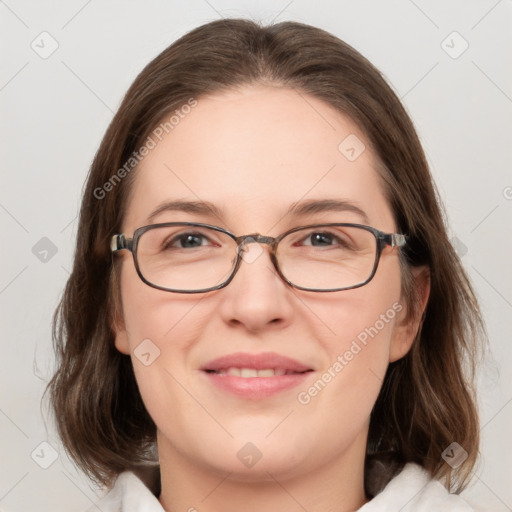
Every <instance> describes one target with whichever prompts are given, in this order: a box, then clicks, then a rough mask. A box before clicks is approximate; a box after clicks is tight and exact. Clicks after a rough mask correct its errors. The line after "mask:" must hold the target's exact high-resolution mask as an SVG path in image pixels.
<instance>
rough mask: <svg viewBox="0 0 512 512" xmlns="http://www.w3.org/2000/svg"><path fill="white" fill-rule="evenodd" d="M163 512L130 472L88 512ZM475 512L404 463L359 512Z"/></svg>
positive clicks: (421, 470)
mask: <svg viewBox="0 0 512 512" xmlns="http://www.w3.org/2000/svg"><path fill="white" fill-rule="evenodd" d="M98 508H99V509H100V510H101V511H102V512H165V511H164V509H163V507H162V505H160V503H159V501H158V499H157V498H156V497H155V496H154V495H153V494H152V493H151V491H150V490H149V489H148V488H147V487H146V486H145V485H144V483H143V482H142V481H141V480H140V479H139V478H138V477H137V476H135V475H134V474H133V473H131V472H125V473H122V474H121V475H119V477H118V479H117V481H116V483H115V485H114V487H113V488H112V490H111V491H110V492H109V493H108V494H107V495H106V496H105V497H104V498H102V499H101V500H100V501H99V502H98V504H97V505H96V506H94V507H92V508H91V509H90V512H93V511H96V512H97V511H98ZM398 511H400V512H475V509H474V508H472V507H471V506H470V505H469V504H468V503H467V502H466V501H464V499H463V498H462V497H461V496H459V495H457V494H450V493H449V492H448V491H447V490H446V488H445V487H444V485H443V484H441V483H440V482H439V481H437V480H433V479H431V477H430V475H429V473H428V472H427V471H426V470H425V469H423V468H422V467H421V466H419V465H417V464H412V463H409V464H406V465H405V467H404V468H403V470H402V471H401V472H400V473H399V474H398V475H397V476H395V477H394V478H393V479H392V480H391V481H390V482H389V483H388V484H387V485H386V487H385V488H384V489H383V490H382V491H381V492H380V493H379V494H377V495H376V496H375V497H374V498H373V499H372V500H371V501H369V502H368V503H366V504H365V505H363V506H362V507H361V508H360V509H359V512H398Z"/></svg>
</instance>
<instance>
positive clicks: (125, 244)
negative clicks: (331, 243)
mask: <svg viewBox="0 0 512 512" xmlns="http://www.w3.org/2000/svg"><path fill="white" fill-rule="evenodd" d="M171 226H196V227H201V228H208V229H211V230H214V231H218V232H220V233H224V234H226V235H228V236H229V237H230V238H232V239H233V240H234V241H235V242H236V244H237V255H236V262H235V265H234V267H233V270H232V272H231V274H230V275H229V277H228V278H227V279H226V280H225V281H224V282H222V283H221V284H218V285H216V286H212V287H209V288H202V289H200V290H176V289H173V288H166V287H164V286H158V285H156V284H153V283H151V282H149V281H148V280H147V279H146V278H145V277H144V276H143V275H142V272H141V270H140V267H139V262H138V259H137V247H138V243H139V239H140V238H141V236H142V235H143V234H144V233H146V232H147V231H150V230H152V229H157V228H162V227H171ZM329 226H338V227H353V228H361V229H364V230H366V231H368V232H370V233H371V234H372V235H373V236H374V237H375V240H376V254H375V263H374V265H373V268H372V271H371V273H370V276H369V277H368V278H367V279H366V280H365V281H364V282H362V283H359V284H357V285H353V286H346V287H343V288H332V289H327V290H324V289H318V288H306V287H303V286H298V285H295V284H293V283H292V282H291V281H289V280H288V279H287V278H286V277H285V276H284V275H283V274H282V272H281V269H280V268H279V263H278V261H277V256H276V251H277V246H278V244H279V242H280V241H281V240H282V239H283V238H285V237H286V236H288V235H289V234H291V233H294V232H296V231H300V230H301V229H308V228H320V227H329ZM250 243H258V244H266V245H268V246H269V247H270V259H271V261H272V264H273V265H274V268H275V269H276V271H277V274H278V275H279V277H280V278H281V279H282V280H283V281H284V282H285V283H286V284H288V285H289V286H291V287H292V288H295V289H297V290H304V291H308V292H338V291H344V290H353V289H354V288H360V287H361V286H364V285H366V284H368V283H369V282H370V281H371V280H372V279H373V277H374V276H375V273H376V272H377V267H378V265H379V261H380V256H381V253H382V251H383V249H384V248H385V247H387V246H390V247H403V246H404V245H405V244H406V243H407V236H406V235H403V234H400V233H384V232H383V231H380V230H378V229H376V228H373V227H371V226H366V225H364V224H352V223H347V222H336V223H332V222H331V223H327V224H308V225H306V226H299V227H295V228H293V229H290V230H288V231H286V232H284V233H282V234H280V235H279V236H276V237H271V236H265V235H261V234H260V233H252V234H250V235H242V236H236V235H234V234H233V233H231V232H230V231H228V230H226V229H224V228H221V227H219V226H213V225H211V224H204V223H201V222H165V223H160V224H150V225H148V226H142V227H140V228H137V229H136V230H135V231H134V232H133V237H132V238H126V236H125V234H124V233H122V234H118V235H114V236H112V239H111V241H110V250H111V251H112V253H113V254H115V253H116V252H118V251H122V250H127V251H130V252H131V253H132V256H133V262H134V264H135V269H136V271H137V274H138V275H139V277H140V279H141V280H142V281H143V282H144V283H146V284H147V285H148V286H151V287H152V288H156V289H157V290H162V291H166V292H173V293H206V292H210V291H214V290H220V289H221V288H224V287H226V286H227V285H228V284H229V283H230V282H231V281H232V280H233V278H234V277H235V274H236V273H237V271H238V269H239V268H240V264H241V261H242V259H243V248H244V246H246V245H248V244H250Z"/></svg>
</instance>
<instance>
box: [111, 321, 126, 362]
mask: <svg viewBox="0 0 512 512" xmlns="http://www.w3.org/2000/svg"><path fill="white" fill-rule="evenodd" d="M112 331H113V332H114V344H115V346H116V348H117V350H119V352H121V353H122V354H126V355H129V354H130V344H129V342H128V333H127V331H126V326H125V325H124V319H123V318H122V315H120V314H119V313H117V312H116V313H115V314H114V318H113V320H112Z"/></svg>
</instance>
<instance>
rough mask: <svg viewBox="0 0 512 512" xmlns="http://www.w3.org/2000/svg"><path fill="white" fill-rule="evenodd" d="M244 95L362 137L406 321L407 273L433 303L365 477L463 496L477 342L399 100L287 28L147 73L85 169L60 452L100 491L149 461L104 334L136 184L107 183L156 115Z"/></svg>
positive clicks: (163, 57)
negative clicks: (421, 472)
mask: <svg viewBox="0 0 512 512" xmlns="http://www.w3.org/2000/svg"><path fill="white" fill-rule="evenodd" d="M250 84H271V85H274V86H282V87H290V88H293V89H295V90H297V91H298V92H300V93H305V94H309V95H313V96H315V97H317V98H319V99H321V100H323V101H324V102H326V103H327V104H329V105H331V106H332V107H334V108H335V109H337V110H338V111H340V112H342V113H344V114H346V115H348V116H349V117H350V118H351V119H352V120H353V121H354V122H355V123H356V124H357V125H358V126H359V127H360V128H361V130H362V131H363V132H364V133H365V135H366V136H367V138H368V140H369V141H370V143H371V145H372V147H373V150H374V151H375V154H376V155H377V157H378V159H379V160H380V167H381V169H380V173H381V176H382V178H383V180H384V183H385V192H386V194H387V197H388V200H389V203H390V205H391V208H392V211H393V213H394V216H395V221H396V225H397V229H398V230H399V232H402V233H406V234H407V235H408V237H409V238H408V244H407V246H406V247H405V250H404V251H403V261H402V278H403V287H404V293H405V295H406V297H407V301H408V305H409V306H410V308H409V309H410V311H413V312H414V311H416V312H417V304H418V301H417V300H416V298H415V295H414V292H415V290H414V287H413V286H412V280H411V273H410V268H411V267H414V266H421V265H427V266H428V267H429V269H430V276H431V277H430V278H431V293H430V299H429V301H428V304H427V308H426V310H425V312H424V317H423V322H422V326H421V328H420V330H419V331H418V334H417V336H416V339H415V341H414V343H413V346H412V348H411V350H410V351H409V353H408V354H407V355H406V356H405V357H403V358H402V359H400V360H398V361H396V362H394V363H391V364H390V365H389V367H388V370H387V373H386V376H385V379H384V383H383V386H382V390H381V392H380V395H379V397H378V399H377V402H376V404H375V406H374V409H373V411H372V415H371V421H370V429H369V438H368V448H367V464H368V465H369V464H370V461H371V460H374V459H375V458H379V457H382V458H383V459H384V458H385V459H388V460H391V461H393V462H394V466H395V468H396V467H401V466H402V465H403V464H404V463H405V462H409V461H412V462H416V463H418V464H420V465H422V466H423V467H425V468H426V469H427V470H428V471H429V472H430V473H431V475H432V476H436V477H445V478H446V479H445V484H446V485H447V487H449V488H450V487H451V488H452V489H454V490H455V491H460V490H461V489H462V488H463V487H464V485H465V483H466V481H467V479H468V477H469V475H470V472H471V470H472V468H473V466H474V464H475V461H476V459H477V455H478V437H479V436H478V433H479V429H478V417H477V411H476V408H475V399H474V388H473V380H474V369H475V355H476V353H477V350H476V349H477V347H478V341H479V339H480V337H481V335H482V336H483V335H484V334H485V332H484V328H483V324H482V320H481V316H480V312H479V309H478V305H477V302H476V299H475V297H474V294H473V291H472V289H471V286H470V284H469V282H468V279H467V277H466V274H465V273H464V270H463V268H462V267H461V264H460V262H459V259H458V257H457V255H456V254H455V252H454V250H453V248H452V246H451V244H450V242H449V240H448V238H447V233H446V228H445V223H444V218H443V214H442V210H441V207H440V202H439V200H438V197H437V193H436V190H435V187H434V185H433V182H432V177H431V175H430V172H429V169H428V165H427V162H426V159H425V155H424V153H423V150H422V147H421V144H420V142H419V139H418V136H417V134H416V132H415V129H414V126H413V124H412V122H411V120H410V118H409V116H408V115H407V113H406V111H405V109H404V107H403V106H402V105H401V103H400V101H399V99H398V98H397V96H396V95H395V94H394V92H393V91H392V89H391V88H390V87H389V85H388V84H387V83H386V81H385V80H384V79H383V77H382V76H381V74H380V73H379V71H378V70H377V69H376V68H375V67H374V66H373V65H372V64H371V63H370V62H368V61H367V60H366V59H365V58H364V57H362V56H361V55H360V54H359V53H358V52H357V51H356V50H354V49H353V48H352V47H351V46H349V45H348V44H346V43H344V42H343V41H341V40H339V39H338V38H336V37H335V36H333V35H331V34H329V33H327V32H324V31H322V30H320V29H317V28H314V27H310V26H307V25H303V24H300V23H294V22H284V23H279V24H277V25H271V26H266V27H261V26H259V25H258V24H256V23H254V22H252V21H249V20H239V19H230V20H220V21H215V22H212V23H208V24H206V25H203V26H201V27H198V28H196V29H195V30H193V31H191V32H189V33H188V34H186V35H185V36H183V37H182V38H181V39H179V40H178V41H176V42H175V43H174V44H172V45H171V46H170V47H168V48H167V49H166V50H164V51H163V52H162V53H161V54H160V55H159V56H158V57H156V58H155V59H154V60H153V61H152V62H151V63H149V64H148V65H147V66H146V67H145V69H144V70H143V71H142V72H141V73H140V74H139V76H138V77H137V78H136V80H135V82H134V83H133V85H132V86H131V87H130V89H129V90H128V92H127V94H126V96H125V97H124V99H123V102H122V104H121V106H120V108H119V110H118V112H117V113H116V115H115V116H114V119H113V120H112V122H111V124H110V126H109V128H108V130H107V132H106V134H105V136H104V138H103V140H102V143H101V145H100V147H99V150H98V152H97V154H96V156H95V158H94V161H93V163H92V166H91V169H90V173H89V176H88V180H87V185H86V188H85V193H84V197H83V201H82V207H81V212H80V223H79V228H78V236H77V245H76V253H75V258H74V266H73V271H72V273H71V276H70V278H69V280H68V283H67V286H66V289H65V292H64V295H63V298H62V301H61V303H60V305H59V308H58V310H57V311H56V313H55V318H54V340H55V344H56V350H57V355H58V358H59V368H58V370H57V372H56V374H55V375H54V377H53V379H52V380H51V382H50V384H49V392H50V398H51V402H52V405H53V408H54V411H55V417H56V421H57V426H58V430H59V433H60V436H61V438H62V440H63V442H64V445H65V446H66V449H67V450H68V451H69V453H70V454H71V456H72V457H73V458H74V460H75V461H76V463H77V464H78V465H79V466H80V467H81V468H82V469H83V470H85V471H86V473H88V474H89V476H90V477H92V478H93V479H95V480H97V481H99V482H101V483H104V484H111V483H112V480H113V479H114V478H115V477H116V475H117V474H119V473H120V472H122V471H124V470H129V469H132V470H133V469H135V468H137V467H138V466H140V465H142V464H144V463H145V462H147V461H148V460H150V459H151V457H152V452H153V448H154V441H155V425H154V423H153V421H152V420H151V418H150V416H149V415H148V413H147V411H146V409H145V407H144V404H143V402H142V399H141V396H140V394H139V391H138V388H137V384H136V382H135V378H134V374H133V370H132V366H131V361H130V358H129V357H128V356H126V355H122V354H121V353H120V352H118V351H117V350H116V348H115V347H114V332H113V330H112V327H111V326H112V325H113V318H114V315H115V310H116V304H115V302H116V299H115V297H116V293H117V291H116V284H115V281H114V279H113V276H115V272H113V264H112V257H111V253H110V249H109V241H110V238H111V237H112V235H113V234H115V233H117V232H119V229H120V226H121V223H122V219H123V216H124V209H125V207H126V202H127V196H128V194H129V191H130V186H131V182H132V181H133V180H132V178H133V175H134V174H135V172H136V171H135V170H134V171H133V172H132V173H130V174H129V177H127V178H125V179H119V180H113V179H112V177H113V176H114V175H115V174H116V173H118V170H119V169H120V168H122V167H123V165H124V164H125V163H126V162H127V161H129V159H130V157H131V156H132V155H133V152H134V151H136V150H137V149H138V148H139V147H140V146H141V144H143V142H144V141H145V140H146V138H147V137H148V135H149V134H150V133H151V131H152V130H153V129H154V128H155V127H156V126H157V125H158V124H159V123H160V122H161V120H162V118H164V116H165V115H170V113H172V112H173V111H174V110H176V109H178V108H180V107H181V106H183V105H184V104H186V103H187V102H188V101H189V100H190V99H191V98H195V99H199V100H200V98H201V96H204V95H206V94H214V93H217V92H220V91H222V90H226V89H229V88H235V87H241V86H244V85H250ZM122 174H125V173H122ZM119 176H120V175H119V174H118V177H119ZM107 182H109V183H111V186H109V187H108V192H105V193H102V194H101V195H100V194H99V193H98V190H104V191H105V190H106V189H107V187H104V185H105V183H107ZM482 339H483V338H482ZM453 441H456V442H457V443H459V444H460V445H461V446H462V447H463V448H464V449H465V450H466V451H467V452H468V458H467V459H466V460H465V461H464V462H463V464H462V465H461V466H459V467H458V468H457V469H452V468H451V467H450V466H449V465H447V464H446V463H444V461H443V459H442V457H441V454H442V452H443V450H445V449H446V448H447V447H448V446H449V445H450V444H451V443H452V442H453ZM388 473H389V474H388V476H387V479H389V478H390V477H391V476H392V472H391V471H389V472H388Z"/></svg>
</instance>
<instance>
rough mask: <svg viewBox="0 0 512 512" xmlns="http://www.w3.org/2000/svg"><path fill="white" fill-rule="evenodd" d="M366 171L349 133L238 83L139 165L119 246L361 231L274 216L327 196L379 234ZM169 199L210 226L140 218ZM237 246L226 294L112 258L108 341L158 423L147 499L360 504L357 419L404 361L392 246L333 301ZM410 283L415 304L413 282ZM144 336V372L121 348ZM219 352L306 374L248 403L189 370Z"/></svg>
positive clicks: (311, 105) (363, 421)
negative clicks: (139, 236) (245, 455)
mask: <svg viewBox="0 0 512 512" xmlns="http://www.w3.org/2000/svg"><path fill="white" fill-rule="evenodd" d="M349 134H355V135H356V136H357V137H358V138H359V139H360V140H361V141H363V143H364V144H365V145H366V150H365V151H363V153H362V154H361V155H360V156H359V157H358V158H357V159H356V160H355V161H353V162H351V161H349V160H348V159H347V158H346V157H345V156H344V155H343V154H342V153H341V152H340V151H339V150H338V145H339V144H340V142H341V141H342V140H343V139H345V137H347V136H348V135H349ZM377 164H378V162H377V158H376V156H375V155H374V153H373V152H372V150H371V148H370V144H369V142H368V141H367V140H366V137H365V135H364V134H363V133H362V132H361V131H360V129H359V128H358V127H357V126H356V125H355V124H354V123H353V122H352V121H351V120H350V119H349V118H347V117H346V116H344V115H342V114H340V113H339V112H337V111H336V110H334V109H333V108H332V107H330V106H329V105H327V104H325V103H323V102H322V101H320V100H317V99H315V98H313V97H311V96H306V95H301V94H298V93H297V92H296V91H293V90H289V89H283V88H277V87H264V86H250V87H249V86H247V87H244V88H242V89H240V90H236V91H235V90H232V91H228V92H224V93H222V94H219V95H214V96H210V97H205V98H200V99H199V100H198V105H197V107H195V108H194V109H193V110H192V111H191V113H190V114H188V115H187V116H186V117H185V118H184V119H182V120H181V122H180V123H179V125H177V126H176V127H175V128H174V129H173V130H172V131H171V132H170V133H169V134H168V135H166V136H165V137H164V138H163V140H162V141H161V142H159V144H158V145H157V147H156V148H155V149H153V150H152V151H151V152H150V154H149V155H148V156H147V157H146V158H145V159H144V160H143V162H142V163H141V165H140V168H139V169H138V170H137V175H136V179H135V182H134V185H133V189H132V192H131V197H130V200H129V203H128V208H127V215H126V218H125V219H124V224H123V232H124V233H125V234H126V235H127V236H132V234H133V232H134V230H135V229H136V228H138V227H140V226H144V225H147V224H151V223H156V222H172V221H195V222H206V223H210V224H215V225H218V226H221V227H224V228H226V229H228V230H230V231H231V232H232V233H235V234H237V235H242V234H249V233H255V232H259V233H261V234H264V235H270V236H277V235H279V234H280V233H282V232H284V231H286V230H287V229H290V228H292V227H295V226H298V225H305V224H313V223H320V222H356V223H363V224H364V223H365V222H364V221H363V219H362V218H361V217H360V216H359V215H358V214H356V213H354V212H350V211H346V212H343V211H342V212H340V211H338V212H336V211H333V212H323V213H316V214H312V215H307V216H305V217H288V216H285V212H286V210H287V209H288V207H289V206H290V205H291V204H292V203H294V202H296V201H299V200H301V199H326V198H329V199H344V200H349V201H351V202H352V203H354V204H357V205H358V206H359V207H360V208H361V209H362V210H364V212H365V213H366V215H367V217H368V222H367V223H368V225H371V226H373V227H376V228H377V229H380V230H382V231H384V232H388V233H393V232H396V226H395V224H394V220H393V215H392V212H391V209H390V207H389V205H388V203H387V201H386V199H385V196H384V193H383V188H382V184H381V181H380V178H379V175H378V173H377V171H376V167H377ZM171 199H173V200H174V199H184V200H190V201H199V200H202V201H210V202H212V203H214V204H215V205H216V206H217V207H218V208H219V209H220V210H221V211H222V217H221V218H219V217H214V216H210V215H203V214H201V215H198V214H191V213H186V212H171V211H167V212H163V213H161V214H159V215H158V216H157V217H155V218H154V219H152V220H151V221H150V220H149V218H148V217H149V215H150V213H151V212H152V211H154V210H155V208H156V207H157V206H158V205H160V204H161V203H163V202H165V201H169V200H171ZM259 247H261V248H263V251H261V250H260V249H259ZM249 251H257V252H258V253H260V254H259V255H258V256H257V257H256V258H255V259H254V261H253V262H251V263H246V262H242V265H241V268H240V269H239V271H238V273H237V275H236V276H235V278H234V280H233V281H232V282H231V283H230V284H229V285H228V286H227V287H225V288H223V289H221V290H217V291H213V292H208V293H203V294H191V295H185V294H176V293H169V292H165V291H160V290H156V289H153V288H151V287H149V286H147V285H146V284H144V283H143V282H142V281H141V280H140V279H139V277H138V276H137V274H136V271H135V268H134V265H133V260H132V256H131V254H129V253H128V251H123V252H122V253H121V258H122V262H121V297H122V312H121V313H122V315H121V317H120V318H119V320H118V322H117V326H116V331H117V336H116V347H117V349H118V350H120V351H121V352H122V353H124V354H131V355H132V360H133V366H134V370H135V374H136V378H137V382H138V385H139V389H140V392H141V394H142V397H143V400H144V403H145V405H146V407H147V409H148V411H149V413H150V415H151V416H152V418H153V419H154V421H155V423H156V425H157V429H158V452H159V457H160V465H161V478H162V494H161V496H160V501H161V503H162V505H163V506H164V508H165V509H166V510H168V511H170V510H172V511H178V510H189V509H190V508H191V507H194V508H196V509H197V510H199V511H221V510H222V511H223V512H229V511H235V510H241V509H243V510H246V511H249V512H250V511H258V510H264V509H265V510H278V509H282V510H287V511H288V512H294V511H302V510H304V509H307V510H308V511H311V512H313V511H320V510H321V511H323V512H325V511H334V510H336V511H348V510H355V509H357V508H359V507H360V506H361V505H363V504H364V503H365V502H366V501H367V498H366V497H365V494H364V488H363V469H364V456H365V451H366V440H367V432H368V424H369V416H370V412H371V410H372V407H373V405H374V403H375V401H376V399H377V396H378V393H379V390H380V387H381V383H382V378H383V376H384V375H385V372H386V368H387V366H388V364H389V362H390V361H394V360H397V359H399V358H401V357H403V356H404V355H405V354H406V352H407V351H408V350H409V348H410V346H411V343H412V340H413V338H414V335H415V333H416V330H417V328H418V319H417V318H408V315H407V310H406V307H405V300H404V297H402V294H401V285H400V267H399V260H398V253H397V249H392V248H390V247H388V248H387V249H386V250H385V251H384V252H383V254H382V256H381V260H380V263H379V267H378V270H377V273H376V275H375V277H374V278H373V280H372V281H371V282H370V283H368V284H367V285H365V286H363V287H361V288H357V289H354V290H347V291H341V292H332V293H313V292H307V291H300V290H295V289H292V288H290V287H289V286H288V285H286V284H285V283H284V282H283V281H282V280H281V279H280V278H279V277H278V276H277V274H276V273H275V271H274V269H273V266H272V264H271V261H270V258H269V255H268V249H267V248H266V247H265V246H258V245H256V244H252V245H250V246H249ZM254 254H255V256H256V253H254ZM417 279H418V286H419V287H420V288H421V290H422V296H423V299H424V302H425V301H426V299H427V297H428V282H427V281H426V280H425V279H423V280H420V279H419V277H418V278H417ZM394 303H400V304H401V305H402V306H403V309H402V310H401V311H400V312H399V313H397V315H396V316H395V317H394V318H393V319H392V320H390V321H389V322H388V323H386V324H385V327H384V328H383V329H382V330H381V331H379V333H378V335H377V336H375V337H374V338H373V339H371V340H370V341H369V343H368V344H367V346H365V347H364V348H363V349H362V350H361V351H360V352H359V353H358V354H357V355H355V356H354V358H353V359H352V360H351V361H350V362H349V363H348V364H347V365H346V366H345V367H344V368H343V371H341V372H339V373H338V374H337V375H336V377H335V378H333V379H332V380H331V382H329V383H328V385H327V386H326V387H325V388H324V389H323V390H322V391H321V392H320V393H318V395H317V396H315V397H314V398H312V399H311V401H310V402H309V403H308V404H305V405H304V404H301V403H299V402H298V400H297V394H298V392H299V391H303V390H307V389H308V387H309V386H311V385H312V384H313V383H314V382H315V381H316V380H317V379H318V378H319V377H320V376H321V375H322V373H323V372H324V371H326V370H327V369H328V368H329V367H330V366H332V364H333V363H334V362H335V361H336V359H337V357H338V356H339V355H340V354H343V353H344V352H345V351H346V350H348V349H349V347H350V344H351V342H352V340H354V339H355V338H356V337H357V335H358V334H359V333H360V332H361V331H363V330H364V329H365V328H366V327H369V326H372V325H374V324H375V322H376V320H378V319H379V316H380V315H381V314H385V313H386V311H387V310H389V309H390V308H392V305H393V304H394ZM147 338H149V339H150V340H151V341H152V342H153V343H154V344H155V345H156V346H157V347H158V348H159V350H160V356H159V357H158V358H157V359H156V360H155V361H154V362H153V363H152V364H151V365H149V366H144V365H143V364H141V362H140V361H139V360H138V359H137V358H136V357H135V356H134V355H133V352H134V350H135V349H136V347H137V346H138V345H139V344H140V343H141V341H142V340H144V339H147ZM233 352H250V353H259V352H277V353H279V354H283V355H286V356H289V357H292V358H294V359H297V360H299V361H301V362H304V363H306V364H307V365H308V366H311V367H313V368H314V371H313V372H311V373H310V374H309V375H308V377H307V379H306V381H305V383H304V385H301V386H300V388H294V389H292V390H287V391H284V392H282V393H279V394H277V395H274V396H272V397H270V398H267V399H263V400H247V399H244V398H241V397H235V396H232V395H229V394H226V393H225V392H222V391H220V390H219V389H218V388H216V387H214V386H212V384H211V383H210V382H209V379H208V378H206V377H205V375H204V373H203V372H201V371H199V368H200V367H201V366H202V365H203V364H204V363H206V362H207V361H209V360H211V359H213V358H216V357H219V356H222V355H225V354H230V353H233ZM247 442H251V443H253V444H254V445H255V446H256V447H257V448H258V449H259V451H260V452H261V453H262V458H261V459H260V460H259V461H258V462H257V464H255V465H254V466H253V467H252V468H248V467H246V466H245V465H244V464H242V463H241V461H240V460H239V458H238V457H237V455H236V454H237V452H238V451H239V450H240V449H241V448H242V447H243V446H244V445H245V444H246V443H247Z"/></svg>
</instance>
